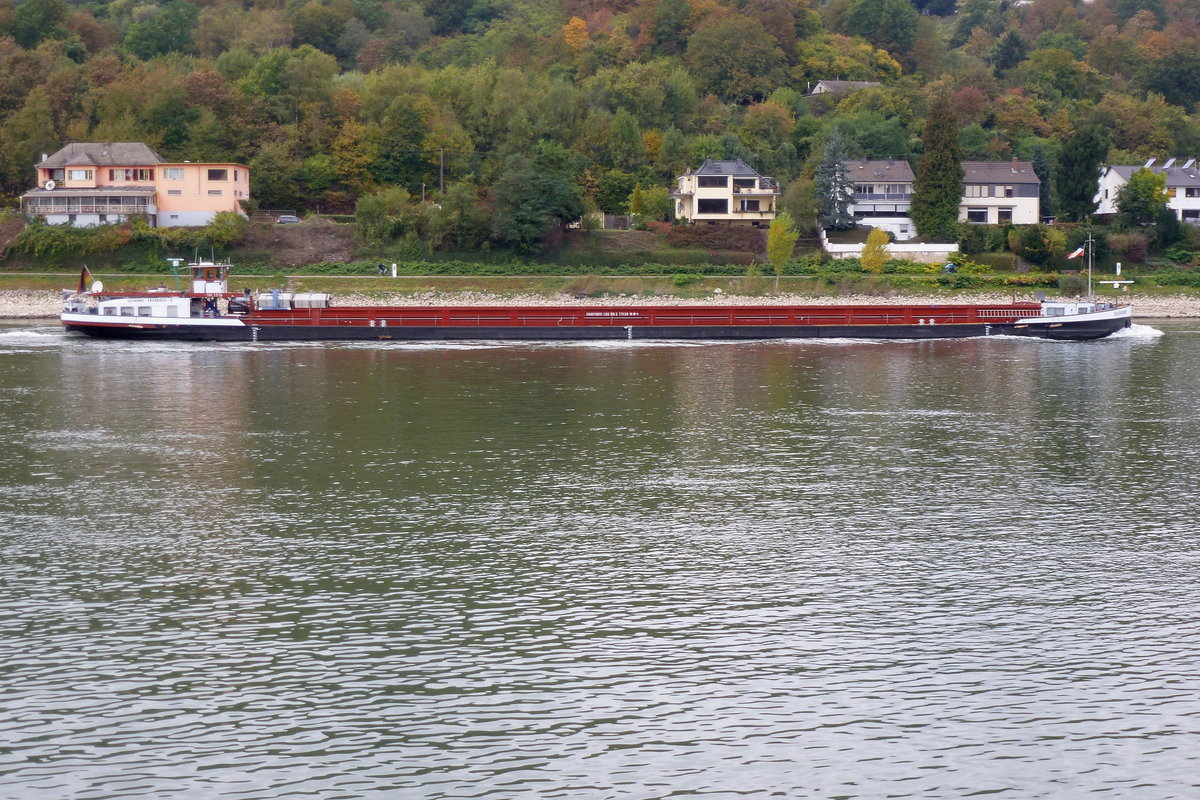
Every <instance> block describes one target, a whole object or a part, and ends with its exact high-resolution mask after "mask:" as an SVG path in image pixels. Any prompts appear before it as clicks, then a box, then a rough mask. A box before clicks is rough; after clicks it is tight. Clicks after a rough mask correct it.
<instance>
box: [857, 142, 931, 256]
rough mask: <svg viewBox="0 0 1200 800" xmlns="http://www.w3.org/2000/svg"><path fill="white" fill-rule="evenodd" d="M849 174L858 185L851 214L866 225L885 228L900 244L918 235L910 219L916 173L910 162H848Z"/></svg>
mask: <svg viewBox="0 0 1200 800" xmlns="http://www.w3.org/2000/svg"><path fill="white" fill-rule="evenodd" d="M846 172H847V173H848V174H849V176H850V180H851V181H853V182H854V204H853V205H851V206H850V213H851V214H853V215H854V216H855V218H857V219H858V221H859V222H860V223H861V224H863V225H870V226H871V227H872V228H882V229H883V230H885V231H889V232H891V233H892V234H893V235H895V237H896V240H897V241H904V240H906V239H911V238H913V237H914V236H916V235H917V231H916V227H915V226H914V225H913V223H912V220H911V219H909V217H908V210H909V207H910V206H911V204H912V193H913V171H912V167H910V166H909V165H908V162H907V161H904V160H902V159H901V160H895V159H888V160H886V161H848V162H846Z"/></svg>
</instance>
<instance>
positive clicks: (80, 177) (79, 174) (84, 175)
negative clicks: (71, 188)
mask: <svg viewBox="0 0 1200 800" xmlns="http://www.w3.org/2000/svg"><path fill="white" fill-rule="evenodd" d="M92 174H93V173H92V171H91V170H90V169H69V170H67V178H69V179H70V180H73V181H90V180H91V179H92Z"/></svg>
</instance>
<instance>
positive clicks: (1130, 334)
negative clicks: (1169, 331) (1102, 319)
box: [1108, 322, 1163, 339]
mask: <svg viewBox="0 0 1200 800" xmlns="http://www.w3.org/2000/svg"><path fill="white" fill-rule="evenodd" d="M1162 335H1163V332H1162V331H1160V330H1159V329H1158V328H1151V327H1150V326H1149V325H1138V324H1137V323H1136V322H1135V323H1133V324H1132V325H1130V326H1129V327H1128V328H1122V329H1121V330H1119V331H1117V332H1116V333H1114V334H1113V335H1112V336H1110V337H1108V338H1110V339H1156V338H1158V337H1159V336H1162Z"/></svg>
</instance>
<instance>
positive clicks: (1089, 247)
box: [1087, 222, 1096, 300]
mask: <svg viewBox="0 0 1200 800" xmlns="http://www.w3.org/2000/svg"><path fill="white" fill-rule="evenodd" d="M1095 249H1096V243H1095V242H1093V241H1092V225H1091V223H1090V222H1089V223H1088V238H1087V251H1088V293H1087V296H1088V300H1091V299H1092V253H1093V251H1095Z"/></svg>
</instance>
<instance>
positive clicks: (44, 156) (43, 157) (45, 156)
mask: <svg viewBox="0 0 1200 800" xmlns="http://www.w3.org/2000/svg"><path fill="white" fill-rule="evenodd" d="M49 157H50V156H48V155H46V154H45V153H42V161H45V160H46V159H47V158H49Z"/></svg>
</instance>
